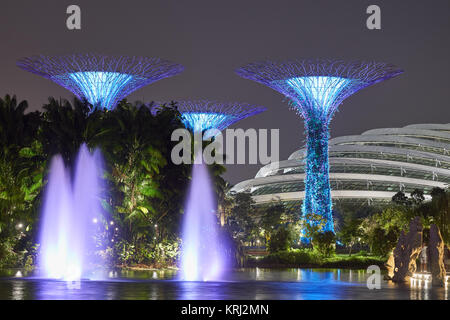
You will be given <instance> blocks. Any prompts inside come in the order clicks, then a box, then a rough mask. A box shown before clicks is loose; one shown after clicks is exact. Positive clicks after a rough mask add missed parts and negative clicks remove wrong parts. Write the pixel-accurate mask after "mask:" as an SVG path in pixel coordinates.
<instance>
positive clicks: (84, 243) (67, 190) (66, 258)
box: [38, 144, 103, 281]
mask: <svg viewBox="0 0 450 320" xmlns="http://www.w3.org/2000/svg"><path fill="white" fill-rule="evenodd" d="M102 172H103V170H102V163H101V155H100V152H99V151H98V150H97V151H95V152H94V153H93V154H91V153H90V152H89V150H88V148H87V146H86V145H85V144H83V145H82V146H81V147H80V150H79V152H78V156H77V159H76V164H75V171H74V175H73V179H71V173H70V170H69V169H68V168H66V167H65V165H64V161H63V159H62V157H61V156H60V155H56V156H54V157H53V159H52V161H51V165H50V171H49V177H48V184H47V187H46V190H45V195H44V203H43V208H42V216H41V228H40V237H39V238H40V241H39V243H40V248H39V250H40V255H39V258H38V266H39V270H40V275H41V276H43V277H46V278H52V279H63V280H66V281H76V280H80V279H81V278H84V277H86V276H88V275H89V273H90V272H92V269H93V267H94V266H98V264H99V261H97V260H96V259H95V258H94V255H93V253H94V251H95V249H96V247H95V246H96V244H95V235H96V232H97V225H96V224H95V223H93V221H94V219H96V221H100V218H101V217H102V207H101V200H100V199H101V198H100V196H101V194H100V192H101V174H102ZM72 180H73V183H72Z"/></svg>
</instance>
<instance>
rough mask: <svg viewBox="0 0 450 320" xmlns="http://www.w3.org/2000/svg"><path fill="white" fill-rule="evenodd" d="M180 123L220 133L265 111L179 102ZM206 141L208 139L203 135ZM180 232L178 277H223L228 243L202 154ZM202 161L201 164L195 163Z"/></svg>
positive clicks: (224, 104)
mask: <svg viewBox="0 0 450 320" xmlns="http://www.w3.org/2000/svg"><path fill="white" fill-rule="evenodd" d="M178 107H179V110H180V112H181V113H182V117H183V122H184V124H185V126H186V127H187V128H190V129H191V130H193V131H194V132H203V131H205V130H208V129H218V130H223V129H225V128H226V127H227V126H229V125H231V124H232V123H234V122H236V121H239V120H241V119H243V118H246V117H248V116H251V115H254V114H257V113H260V112H262V111H264V110H265V109H264V108H261V107H252V106H249V105H244V104H236V103H217V102H210V101H182V102H180V103H179V104H178ZM205 138H210V137H208V136H206V135H205ZM195 159H196V161H195V162H194V164H193V168H192V181H191V185H190V189H189V194H188V199H187V202H186V206H185V214H184V221H183V229H182V241H183V244H182V254H181V278H182V279H183V280H186V281H214V280H220V279H222V277H223V272H224V270H225V269H226V268H227V264H228V262H227V261H229V259H228V257H229V255H227V251H229V249H228V248H227V243H226V242H225V241H224V239H221V237H220V230H219V224H218V221H217V216H216V212H217V201H216V197H215V195H214V191H213V186H212V183H211V179H210V177H209V174H208V167H207V166H206V165H205V162H204V161H202V160H203V159H202V153H201V152H199V153H198V154H196V158H195ZM198 160H201V161H198Z"/></svg>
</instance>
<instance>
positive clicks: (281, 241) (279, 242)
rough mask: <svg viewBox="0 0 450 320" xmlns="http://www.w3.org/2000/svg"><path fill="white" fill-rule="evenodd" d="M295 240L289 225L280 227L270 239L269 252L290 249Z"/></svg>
mask: <svg viewBox="0 0 450 320" xmlns="http://www.w3.org/2000/svg"><path fill="white" fill-rule="evenodd" d="M292 241H293V234H292V230H291V229H290V228H289V227H285V226H282V227H279V228H278V229H277V230H275V231H274V232H273V233H272V235H271V237H270V239H269V252H271V253H274V252H278V251H283V250H288V249H289V248H290V247H291V244H292Z"/></svg>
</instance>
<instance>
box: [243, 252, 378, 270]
mask: <svg viewBox="0 0 450 320" xmlns="http://www.w3.org/2000/svg"><path fill="white" fill-rule="evenodd" d="M385 262H386V259H385V258H383V257H377V256H371V255H366V254H364V255H360V254H355V255H352V256H349V255H347V254H336V255H334V256H332V257H328V258H322V257H320V256H319V255H318V254H317V253H315V252H313V251H310V250H302V249H293V250H289V251H280V252H277V253H271V254H269V255H267V256H265V257H261V258H258V257H252V256H250V257H248V259H247V261H246V267H260V268H348V269H365V268H367V267H368V266H370V265H377V266H379V267H380V268H384V263H385Z"/></svg>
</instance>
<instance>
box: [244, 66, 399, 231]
mask: <svg viewBox="0 0 450 320" xmlns="http://www.w3.org/2000/svg"><path fill="white" fill-rule="evenodd" d="M402 72H403V71H402V70H400V69H399V68H397V67H396V66H394V65H391V64H386V63H378V62H361V61H350V62H345V61H341V60H331V59H311V60H293V61H286V62H273V61H263V62H256V63H251V64H249V65H246V66H244V67H241V68H239V69H238V70H237V71H236V73H237V74H238V75H240V76H241V77H243V78H246V79H250V80H254V81H256V82H259V83H262V84H264V85H266V86H269V87H271V88H272V89H274V90H276V91H278V92H280V93H282V94H283V95H285V96H286V97H287V98H289V100H290V105H291V107H292V108H294V109H295V110H296V112H297V113H299V114H300V115H301V116H302V117H303V119H304V120H305V121H304V124H305V131H306V137H307V139H306V140H307V142H306V153H307V154H306V157H305V159H306V166H305V168H306V169H305V172H306V175H305V199H304V201H303V209H302V211H303V215H306V214H309V213H314V214H319V215H320V216H322V217H323V218H324V219H325V221H326V225H325V226H324V227H323V229H322V231H334V225H333V217H332V202H331V188H330V182H329V163H328V139H329V124H330V121H331V119H332V117H333V115H334V113H335V111H336V110H337V108H338V106H339V105H340V104H341V103H342V101H343V100H344V99H346V98H347V97H349V96H350V95H352V94H353V93H355V92H357V91H358V90H360V89H362V88H365V87H367V86H370V85H372V84H375V83H377V82H380V81H383V80H387V79H389V78H392V77H394V76H397V75H398V74H400V73H402ZM310 223H313V222H312V221H310Z"/></svg>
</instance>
